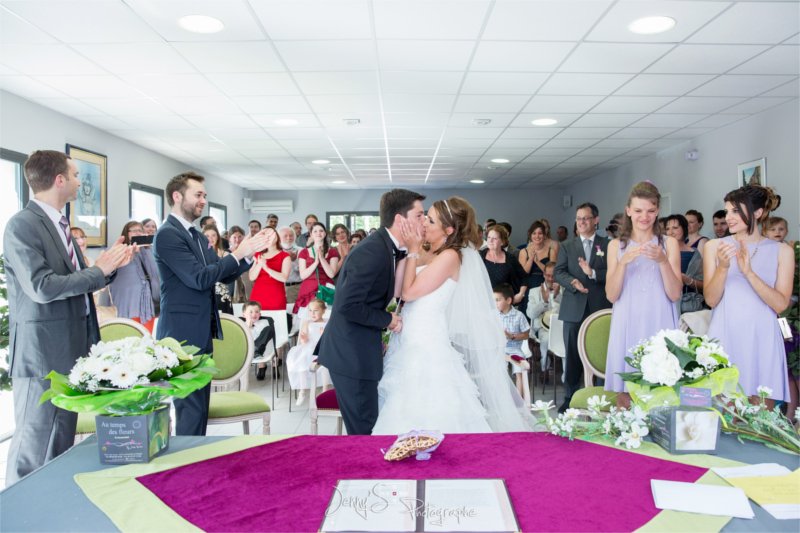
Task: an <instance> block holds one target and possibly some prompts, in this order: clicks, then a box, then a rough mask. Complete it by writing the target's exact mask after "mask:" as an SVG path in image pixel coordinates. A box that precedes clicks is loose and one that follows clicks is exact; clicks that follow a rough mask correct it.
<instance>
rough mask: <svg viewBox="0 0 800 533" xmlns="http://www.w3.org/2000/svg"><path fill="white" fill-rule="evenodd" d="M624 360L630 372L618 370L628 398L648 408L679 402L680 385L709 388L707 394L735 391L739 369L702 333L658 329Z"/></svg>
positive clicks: (720, 347)
mask: <svg viewBox="0 0 800 533" xmlns="http://www.w3.org/2000/svg"><path fill="white" fill-rule="evenodd" d="M631 355H632V357H626V358H625V361H626V362H627V363H628V364H629V365H630V366H632V367H633V368H634V369H635V371H633V372H620V373H619V375H620V376H621V377H622V379H623V380H625V385H626V386H627V390H628V393H629V394H630V395H631V401H632V402H633V403H635V404H636V405H638V406H640V407H642V408H643V409H644V410H646V411H649V410H650V409H652V408H653V407H661V406H665V405H679V404H680V397H679V392H680V387H681V386H684V385H690V386H692V387H697V388H706V389H711V395H712V396H717V395H720V394H723V393H729V394H732V393H735V392H736V389H737V387H738V384H739V370H738V369H737V368H736V367H735V366H733V365H732V364H731V363H730V361H729V357H728V354H726V353H725V350H724V349H723V348H722V346H720V344H719V343H718V342H716V341H715V340H713V339H709V338H708V337H707V336H705V335H702V336H700V335H691V334H688V333H686V332H684V331H681V330H677V329H671V330H662V331H659V332H658V333H656V334H655V335H653V336H652V337H650V338H649V339H648V340H646V341H644V342H642V343H640V344H639V345H637V346H635V347H634V348H633V349H632V350H631Z"/></svg>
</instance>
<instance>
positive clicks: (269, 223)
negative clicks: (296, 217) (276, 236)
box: [267, 213, 278, 229]
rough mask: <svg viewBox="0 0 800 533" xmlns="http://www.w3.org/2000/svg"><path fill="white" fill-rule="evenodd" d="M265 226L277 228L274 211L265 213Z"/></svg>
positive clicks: (276, 216) (276, 217)
mask: <svg viewBox="0 0 800 533" xmlns="http://www.w3.org/2000/svg"><path fill="white" fill-rule="evenodd" d="M267 227H270V228H273V229H278V215H276V214H275V213H270V214H269V215H267Z"/></svg>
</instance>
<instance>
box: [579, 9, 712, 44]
mask: <svg viewBox="0 0 800 533" xmlns="http://www.w3.org/2000/svg"><path fill="white" fill-rule="evenodd" d="M727 6H728V3H727V2H703V1H699V0H692V1H691V2H684V1H664V0H658V1H648V2H641V1H625V0H623V1H621V2H617V3H616V4H615V5H614V6H613V7H612V8H611V9H610V10H609V11H608V13H606V14H605V15H603V18H602V19H600V22H599V23H598V24H597V25H596V26H595V27H594V28H592V31H591V32H590V33H589V35H588V36H587V37H586V40H587V41H614V42H620V41H621V42H640V43H646V42H651V43H652V42H657V43H664V42H669V43H676V42H681V41H683V40H684V39H685V38H686V37H688V36H689V35H691V34H692V33H694V32H695V31H697V29H698V28H700V27H702V26H703V25H704V24H706V23H707V22H708V21H709V20H711V19H713V18H714V17H715V16H716V15H717V14H718V13H720V12H721V11H722V10H724V9H725V8H726V7H727ZM654 14H657V15H662V16H666V17H672V18H673V19H675V20H676V21H677V24H676V25H675V26H674V27H673V28H672V29H671V30H669V31H666V32H664V33H658V34H653V35H641V34H636V33H633V32H631V31H628V25H629V24H630V23H631V22H633V21H634V20H636V19H639V18H642V17H646V16H651V15H654Z"/></svg>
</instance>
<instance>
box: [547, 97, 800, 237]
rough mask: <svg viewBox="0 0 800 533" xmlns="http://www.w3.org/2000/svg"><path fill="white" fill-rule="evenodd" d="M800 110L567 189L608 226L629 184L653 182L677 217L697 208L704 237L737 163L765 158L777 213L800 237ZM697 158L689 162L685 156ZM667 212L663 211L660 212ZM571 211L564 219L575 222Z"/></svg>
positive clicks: (767, 115) (736, 126)
mask: <svg viewBox="0 0 800 533" xmlns="http://www.w3.org/2000/svg"><path fill="white" fill-rule="evenodd" d="M798 148H800V108H799V107H798V101H797V100H793V101H791V102H788V103H786V104H783V105H780V106H777V107H775V108H773V109H770V110H767V111H765V112H763V113H760V114H758V115H754V116H752V117H749V118H747V119H745V120H741V121H739V122H735V123H733V124H731V125H729V126H726V127H724V128H720V129H718V130H714V131H712V132H709V133H707V134H705V135H702V136H700V137H697V138H696V139H693V140H692V141H687V142H684V143H682V144H680V145H678V146H675V147H672V148H670V149H668V150H663V151H661V152H658V153H656V154H653V155H651V156H649V157H647V158H645V159H641V160H639V161H634V162H632V163H629V164H627V165H625V166H622V167H619V168H617V169H614V170H611V171H608V172H604V173H603V174H599V175H597V176H594V177H592V178H590V179H588V180H585V181H583V182H580V183H578V184H576V185H574V186H572V187H569V188H568V189H567V190H566V194H571V195H573V198H574V200H575V203H577V204H579V203H581V202H582V201H585V200H589V201H592V202H594V203H595V204H597V206H598V208H599V209H600V217H601V219H600V222H601V223H602V224H603V227H605V224H606V223H607V222H608V220H609V219H610V218H611V215H612V214H613V213H614V212H617V211H622V210H623V208H624V206H625V201H626V200H627V196H628V192H629V190H630V188H631V186H632V185H633V184H634V183H636V182H639V181H641V180H644V179H649V180H651V181H652V182H653V183H655V184H656V186H657V187H658V188H659V190H660V191H661V193H662V194H666V195H668V196H669V201H670V203H671V207H672V212H673V213H684V212H686V210H687V209H697V210H698V211H700V212H701V213H703V215H704V216H705V219H706V223H705V226H704V227H703V233H704V234H705V235H707V236H713V227H712V223H711V215H712V214H713V213H714V211H716V210H718V209H722V208H723V207H724V204H723V201H722V199H723V198H724V196H725V194H726V193H727V192H729V191H731V190H733V189H735V188H737V187H738V186H739V185H737V170H736V167H737V165H738V164H739V163H744V162H746V161H751V160H754V159H759V158H761V157H766V158H767V185H769V186H770V187H774V188H775V191H776V192H777V194H780V195H781V197H782V202H781V207H780V209H778V210H777V211H776V212H775V214H776V215H778V216H782V217H783V218H785V219H787V220H788V221H789V237H788V238H789V239H792V240H794V239H797V238H798V219H800V216H799V215H798V205H800V203H799V202H798V201H799V200H800V157H799V156H798ZM689 150H697V151H698V154H699V159H698V160H697V161H687V160H686V159H685V158H684V154H685V152H687V151H689ZM662 213H663V211H662ZM573 217H574V214H573V212H572V211H568V212H565V213H564V214H563V215H562V218H561V220H563V221H564V222H570V223H571V221H572V220H573V219H574V218H573Z"/></svg>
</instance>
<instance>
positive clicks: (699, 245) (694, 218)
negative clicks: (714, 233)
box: [684, 209, 708, 255]
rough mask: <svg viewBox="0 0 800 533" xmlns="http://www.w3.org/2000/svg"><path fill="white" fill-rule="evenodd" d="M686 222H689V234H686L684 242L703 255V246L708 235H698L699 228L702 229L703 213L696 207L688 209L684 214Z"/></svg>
mask: <svg viewBox="0 0 800 533" xmlns="http://www.w3.org/2000/svg"><path fill="white" fill-rule="evenodd" d="M684 216H685V217H686V222H688V223H689V235H687V236H686V242H687V243H688V244H689V246H691V247H692V248H694V249H695V250H697V251H698V252H700V255H703V247H704V246H705V245H706V243H707V242H708V237H703V236H702V235H700V230H701V229H703V214H702V213H701V212H700V211H697V210H696V209H689V210H688V211H686V214H685V215H684Z"/></svg>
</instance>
